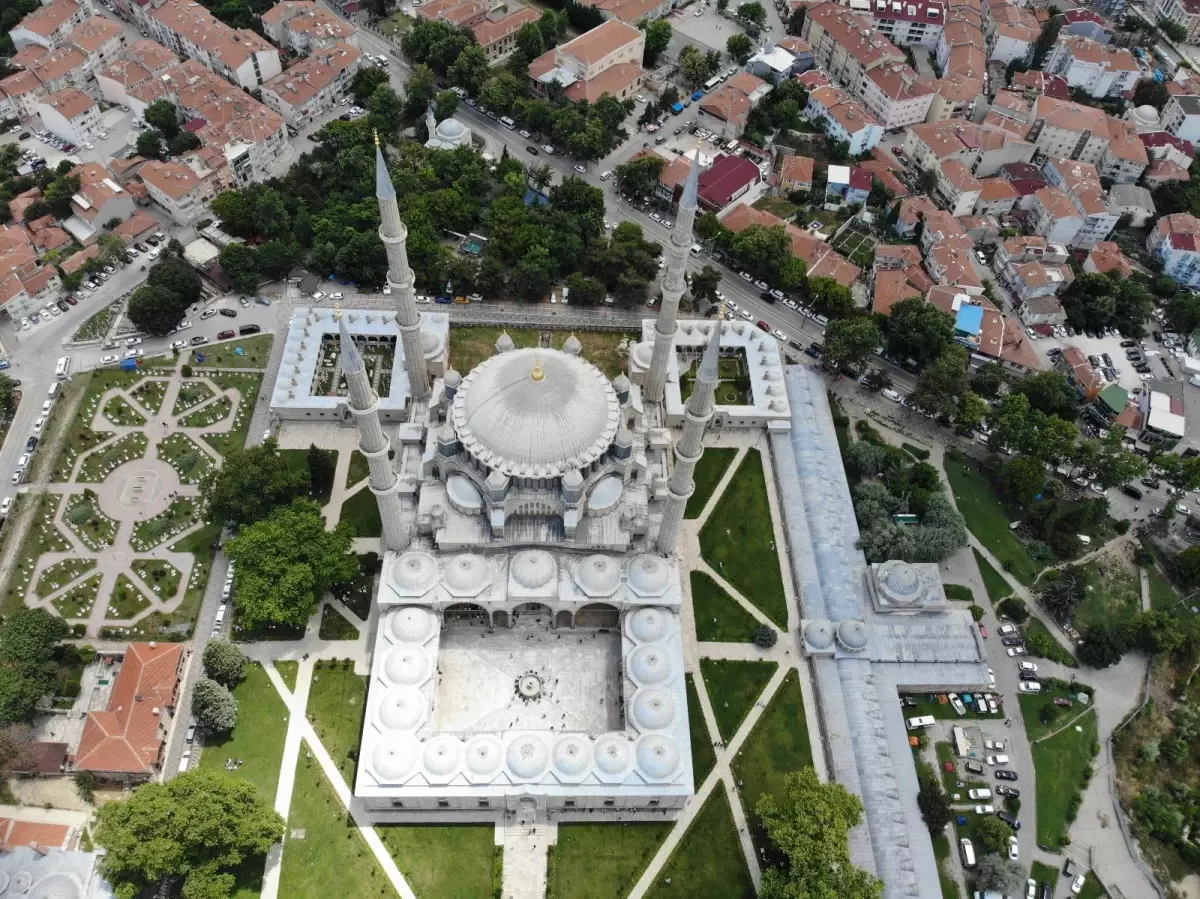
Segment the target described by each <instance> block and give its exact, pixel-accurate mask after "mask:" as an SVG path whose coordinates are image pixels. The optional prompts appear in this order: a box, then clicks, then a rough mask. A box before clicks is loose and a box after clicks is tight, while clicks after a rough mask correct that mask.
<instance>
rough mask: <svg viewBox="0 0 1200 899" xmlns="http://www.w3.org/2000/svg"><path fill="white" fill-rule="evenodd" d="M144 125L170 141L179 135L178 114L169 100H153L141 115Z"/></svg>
mask: <svg viewBox="0 0 1200 899" xmlns="http://www.w3.org/2000/svg"><path fill="white" fill-rule="evenodd" d="M142 118H144V119H145V120H146V124H147V125H149V126H150V127H151V128H156V129H158V132H159V133H160V134H162V136H163V137H164V138H166V139H167V140H170V139H171V138H173V137H174V136H175V135H176V134H178V133H179V113H178V111H177V110H176V109H175V104H174V103H172V102H171V101H170V100H155V101H154V102H153V103H151V104H150V105H149V106H147V107H146V111H145V112H144V113H143V114H142Z"/></svg>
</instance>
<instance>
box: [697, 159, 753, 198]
mask: <svg viewBox="0 0 1200 899" xmlns="http://www.w3.org/2000/svg"><path fill="white" fill-rule="evenodd" d="M761 180H762V172H760V171H759V170H758V166H756V165H755V164H754V163H753V162H751V161H750V160H749V159H746V158H745V157H744V156H718V157H717V159H716V160H715V161H714V162H713V164H712V165H711V166H709V167H708V168H707V169H705V170H704V171H703V172H702V173H701V174H700V182H699V184H698V185H697V190H696V199H697V201H698V202H699V206H700V208H701V209H703V210H705V211H706V212H719V211H720V210H722V209H724V208H725V207H726V206H728V205H729V204H730V203H732V202H733V201H734V200H736V199H737V198H738V197H740V196H742V194H744V193H746V191H748V190H749V189H750V188H752V187H753V186H754V185H756V184H758V183H759V181H761Z"/></svg>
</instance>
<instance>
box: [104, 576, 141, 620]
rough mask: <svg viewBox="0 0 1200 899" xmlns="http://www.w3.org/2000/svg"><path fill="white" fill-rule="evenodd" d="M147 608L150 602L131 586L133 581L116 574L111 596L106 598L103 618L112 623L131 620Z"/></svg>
mask: <svg viewBox="0 0 1200 899" xmlns="http://www.w3.org/2000/svg"><path fill="white" fill-rule="evenodd" d="M149 606H150V600H149V599H147V598H146V596H145V595H144V594H143V593H142V591H141V590H139V589H138V588H137V587H135V586H134V585H133V581H131V580H130V579H129V578H127V577H126V576H125V575H123V574H118V575H117V583H116V585H115V586H114V587H113V592H112V596H110V597H109V598H108V612H107V614H106V615H105V616H104V617H105V618H110V619H113V620H114V621H119V620H122V619H125V618H132V617H133V616H134V615H136V614H137V613H138V612H140V611H142V610H143V609H146V608H149Z"/></svg>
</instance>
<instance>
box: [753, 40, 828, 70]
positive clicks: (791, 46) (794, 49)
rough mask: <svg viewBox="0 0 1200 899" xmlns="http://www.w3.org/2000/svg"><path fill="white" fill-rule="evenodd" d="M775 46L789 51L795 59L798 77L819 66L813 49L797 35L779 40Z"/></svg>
mask: <svg viewBox="0 0 1200 899" xmlns="http://www.w3.org/2000/svg"><path fill="white" fill-rule="evenodd" d="M775 46H776V47H779V48H781V49H783V50H787V52H788V53H790V54H792V56H794V57H795V59H796V69H795V74H797V75H799V74H801V73H802V72H807V71H809V70H810V69H811V68H813V67H814V66H815V65H816V64H817V63H816V60H815V59H814V58H813V51H812V47H810V46H809V45H808V41H806V40H804V39H803V38H801V37H799V36H797V35H794V34H789V35H788V36H787V37H785V38H781V39H780V40H778V41H777V42H776V43H775ZM760 77H761V76H760Z"/></svg>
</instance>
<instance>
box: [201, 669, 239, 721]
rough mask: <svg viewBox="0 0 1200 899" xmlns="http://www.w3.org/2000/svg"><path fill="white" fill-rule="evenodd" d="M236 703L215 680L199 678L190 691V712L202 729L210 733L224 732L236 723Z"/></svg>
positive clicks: (227, 691)
mask: <svg viewBox="0 0 1200 899" xmlns="http://www.w3.org/2000/svg"><path fill="white" fill-rule="evenodd" d="M237 713H238V704H237V700H236V699H234V698H233V694H232V693H230V692H229V690H228V689H226V688H225V687H224V686H222V685H221V684H219V683H217V682H216V681H215V680H209V679H208V678H206V677H205V678H201V679H200V680H199V681H197V682H196V688H195V690H194V691H193V692H192V714H193V715H195V716H196V723H197V724H198V725H200V728H201V729H202V730H205V731H208V732H209V733H211V734H226V733H229V731H231V730H233V728H234V726H235V725H236V724H237Z"/></svg>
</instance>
